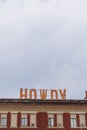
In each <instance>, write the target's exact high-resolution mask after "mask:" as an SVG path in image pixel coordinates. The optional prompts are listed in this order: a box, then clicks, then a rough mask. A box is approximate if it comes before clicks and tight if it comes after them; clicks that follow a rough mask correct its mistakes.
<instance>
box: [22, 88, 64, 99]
mask: <svg viewBox="0 0 87 130" xmlns="http://www.w3.org/2000/svg"><path fill="white" fill-rule="evenodd" d="M20 99H41V100H46V99H51V100H54V99H55V100H58V99H62V100H65V99H66V89H64V90H61V89H59V90H55V89H52V90H48V89H39V90H38V89H23V88H20Z"/></svg>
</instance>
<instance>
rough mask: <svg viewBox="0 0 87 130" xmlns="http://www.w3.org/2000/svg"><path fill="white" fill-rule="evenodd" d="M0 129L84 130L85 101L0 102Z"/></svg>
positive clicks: (3, 100)
mask: <svg viewBox="0 0 87 130" xmlns="http://www.w3.org/2000/svg"><path fill="white" fill-rule="evenodd" d="M0 130H87V100H40V99H36V100H34V99H0Z"/></svg>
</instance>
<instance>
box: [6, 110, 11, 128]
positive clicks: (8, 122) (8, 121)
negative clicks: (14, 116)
mask: <svg viewBox="0 0 87 130" xmlns="http://www.w3.org/2000/svg"><path fill="white" fill-rule="evenodd" d="M10 126H11V113H10V112H8V113H7V127H8V128H10Z"/></svg>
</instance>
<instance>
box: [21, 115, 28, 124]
mask: <svg viewBox="0 0 87 130" xmlns="http://www.w3.org/2000/svg"><path fill="white" fill-rule="evenodd" d="M21 126H27V118H25V117H22V118H21Z"/></svg>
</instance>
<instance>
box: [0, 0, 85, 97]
mask: <svg viewBox="0 0 87 130" xmlns="http://www.w3.org/2000/svg"><path fill="white" fill-rule="evenodd" d="M20 87H22V88H29V89H31V88H38V89H39V88H44V89H45V88H48V89H52V88H55V89H64V88H66V89H67V99H83V98H84V96H85V90H87V0H0V98H19V89H20Z"/></svg>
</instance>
